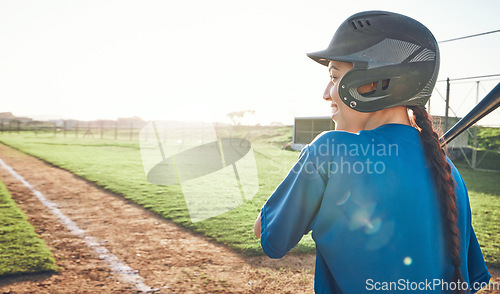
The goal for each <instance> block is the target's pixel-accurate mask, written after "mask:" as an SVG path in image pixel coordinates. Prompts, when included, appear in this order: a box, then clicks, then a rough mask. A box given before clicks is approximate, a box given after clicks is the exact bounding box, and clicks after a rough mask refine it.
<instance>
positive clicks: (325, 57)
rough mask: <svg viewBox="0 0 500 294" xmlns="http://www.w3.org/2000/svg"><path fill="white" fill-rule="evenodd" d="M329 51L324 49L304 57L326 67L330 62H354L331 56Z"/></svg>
mask: <svg viewBox="0 0 500 294" xmlns="http://www.w3.org/2000/svg"><path fill="white" fill-rule="evenodd" d="M330 51H331V50H329V49H325V50H321V51H317V52H312V53H306V55H307V56H308V57H309V58H311V59H312V60H314V61H316V62H317V63H319V64H321V65H324V66H328V64H329V63H330V61H332V60H333V61H342V62H350V63H354V62H356V61H355V60H353V59H352V58H346V57H345V56H335V55H332V54H331V52H330Z"/></svg>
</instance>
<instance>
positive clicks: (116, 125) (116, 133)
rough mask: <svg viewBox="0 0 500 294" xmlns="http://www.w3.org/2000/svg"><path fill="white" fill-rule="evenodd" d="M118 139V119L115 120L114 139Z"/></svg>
mask: <svg viewBox="0 0 500 294" xmlns="http://www.w3.org/2000/svg"><path fill="white" fill-rule="evenodd" d="M117 139H118V121H115V140H117Z"/></svg>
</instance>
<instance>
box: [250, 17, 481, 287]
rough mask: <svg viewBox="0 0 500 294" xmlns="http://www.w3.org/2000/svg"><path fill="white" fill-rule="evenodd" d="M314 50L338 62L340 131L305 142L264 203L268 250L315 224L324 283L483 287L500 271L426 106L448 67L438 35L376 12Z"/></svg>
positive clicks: (332, 85)
mask: <svg viewBox="0 0 500 294" xmlns="http://www.w3.org/2000/svg"><path fill="white" fill-rule="evenodd" d="M308 56H309V57H311V58H312V59H313V60H315V61H317V62H319V63H321V64H323V65H326V66H328V70H329V73H330V81H329V83H328V85H327V88H326V90H325V93H324V94H323V98H324V99H325V100H326V101H328V102H330V104H331V108H332V119H333V120H334V121H335V123H336V130H335V131H331V132H325V133H323V134H321V135H319V136H318V137H317V138H316V139H315V140H314V141H313V142H312V143H311V144H309V145H308V146H306V147H305V148H304V149H303V150H302V152H301V154H300V156H299V160H298V162H297V163H296V164H295V166H294V167H293V168H292V170H291V171H290V172H289V174H288V175H287V176H286V178H285V179H284V180H283V182H282V183H281V184H280V185H279V186H278V187H277V189H276V190H275V192H274V193H273V194H272V195H271V196H270V198H269V199H268V200H267V202H266V203H265V204H264V206H263V207H262V210H261V213H260V214H259V217H258V218H257V220H256V223H255V234H256V236H257V237H260V238H261V244H262V248H263V249H264V251H265V253H266V254H267V255H268V256H270V257H271V258H281V257H282V256H284V255H285V254H286V253H287V252H288V251H289V250H290V249H291V248H293V247H294V246H295V245H296V244H297V243H298V242H299V241H300V239H301V238H302V236H303V235H304V234H306V233H307V232H309V231H311V230H312V237H313V239H314V241H315V242H316V249H317V250H316V271H315V286H314V287H315V292H316V293H376V292H380V293H394V292H398V291H401V292H407V293H409V292H412V293H415V292H417V293H466V292H469V291H471V292H476V291H478V290H479V289H480V287H481V286H484V283H487V282H489V279H490V274H489V273H488V269H487V268H486V265H485V263H484V259H483V256H482V253H481V250H480V247H479V244H478V242H477V239H476V236H475V234H474V230H473V228H472V226H471V213H470V207H469V200H468V195H467V190H466V187H465V184H464V182H463V180H462V178H461V176H460V174H459V173H458V171H457V169H456V168H455V167H454V165H453V164H452V163H451V162H450V161H449V160H448V159H447V157H446V155H445V153H444V150H443V149H442V148H441V146H440V141H439V139H438V136H437V134H436V133H435V132H434V131H433V129H432V123H431V120H430V117H429V114H428V113H427V111H426V110H425V104H426V103H427V101H428V99H429V98H430V95H431V92H432V89H433V88H434V85H435V83H436V79H437V75H438V70H439V50H438V46H437V42H436V40H435V38H434V36H433V35H432V34H431V32H430V31H429V30H428V29H427V28H426V27H425V26H423V25H422V24H420V23H419V22H417V21H416V20H414V19H411V18H409V17H406V16H403V15H399V14H395V13H390V12H384V11H367V12H361V13H358V14H355V15H353V16H351V17H349V18H348V19H347V20H346V21H344V22H343V23H342V24H341V25H340V27H339V28H338V30H337V32H336V33H335V35H334V36H333V39H332V41H331V42H330V45H329V46H328V48H327V49H326V50H323V51H319V52H315V53H311V54H308ZM409 113H410V114H411V115H410V116H409ZM480 283H483V284H480Z"/></svg>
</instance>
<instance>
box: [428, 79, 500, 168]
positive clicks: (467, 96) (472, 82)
mask: <svg viewBox="0 0 500 294" xmlns="http://www.w3.org/2000/svg"><path fill="white" fill-rule="evenodd" d="M499 80H500V78H499V75H488V76H483V77H471V78H457V79H446V80H442V81H438V83H437V85H436V88H435V90H434V93H433V96H432V99H431V100H432V103H431V101H429V104H428V108H429V110H432V112H433V113H439V114H441V115H443V114H444V115H443V116H442V121H443V124H442V130H443V132H445V131H446V130H448V129H450V128H451V127H452V126H453V124H454V122H453V121H451V120H450V119H451V117H452V116H453V117H463V116H465V115H466V114H467V113H468V112H469V111H470V110H471V109H472V108H473V107H474V106H475V105H476V104H477V103H478V102H479V101H480V100H481V99H483V98H484V97H485V96H486V94H488V93H489V92H490V91H491V89H493V87H495V86H496V84H497V83H498V81H499ZM478 124H479V125H482V126H489V127H499V126H500V109H497V110H496V111H494V112H493V113H491V114H489V115H488V116H487V117H485V118H483V119H482V120H481V121H479V122H478ZM478 124H476V125H474V126H473V127H471V128H469V129H468V130H467V131H466V132H465V136H467V142H468V146H458V148H456V150H455V151H456V152H458V153H460V154H461V155H462V156H463V158H464V160H465V162H467V164H468V165H469V166H470V167H472V168H478V167H479V168H480V167H481V165H480V163H481V161H483V160H484V159H485V158H486V157H488V154H489V153H490V152H492V151H498V148H496V147H492V148H491V147H486V148H484V146H483V148H479V144H478V138H479V137H478V130H479V129H480V127H479V126H478ZM496 140H497V141H500V136H499V137H498V138H496ZM492 146H494V144H493V145H492ZM480 149H482V150H481V152H479V153H481V154H480V155H479V153H478V151H479V150H480ZM495 169H498V168H495Z"/></svg>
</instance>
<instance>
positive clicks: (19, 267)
mask: <svg viewBox="0 0 500 294" xmlns="http://www.w3.org/2000/svg"><path fill="white" fill-rule="evenodd" d="M56 270H57V267H56V265H55V261H54V259H53V258H52V255H51V253H50V251H49V250H48V249H47V247H46V245H45V243H44V242H43V241H42V240H41V239H40V238H39V237H38V236H37V235H36V233H35V231H34V229H33V226H31V225H30V224H29V223H28V221H27V219H26V216H25V215H24V213H23V212H22V211H21V210H20V209H19V208H18V207H17V206H16V203H15V202H14V200H12V198H11V196H10V194H9V192H8V191H7V189H6V188H5V186H4V185H3V183H2V182H0V279H1V277H2V276H6V275H15V274H26V273H37V272H46V271H56Z"/></svg>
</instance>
